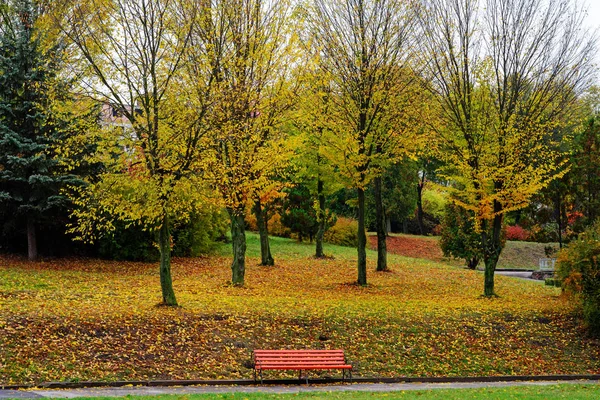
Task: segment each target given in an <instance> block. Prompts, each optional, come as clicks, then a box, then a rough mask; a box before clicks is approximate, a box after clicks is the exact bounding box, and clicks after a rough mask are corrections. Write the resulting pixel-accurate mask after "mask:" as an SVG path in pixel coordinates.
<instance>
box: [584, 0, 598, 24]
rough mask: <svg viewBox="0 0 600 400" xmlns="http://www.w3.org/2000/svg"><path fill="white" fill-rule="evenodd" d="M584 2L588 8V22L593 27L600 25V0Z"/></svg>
mask: <svg viewBox="0 0 600 400" xmlns="http://www.w3.org/2000/svg"><path fill="white" fill-rule="evenodd" d="M583 4H584V6H585V7H587V9H588V17H587V20H588V24H589V25H590V26H593V27H598V26H600V0H584V2H583Z"/></svg>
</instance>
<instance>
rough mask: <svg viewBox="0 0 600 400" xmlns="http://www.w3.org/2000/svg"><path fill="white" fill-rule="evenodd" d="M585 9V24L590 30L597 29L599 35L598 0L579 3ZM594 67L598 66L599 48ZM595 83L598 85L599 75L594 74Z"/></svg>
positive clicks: (599, 61)
mask: <svg viewBox="0 0 600 400" xmlns="http://www.w3.org/2000/svg"><path fill="white" fill-rule="evenodd" d="M580 4H583V5H584V7H586V8H587V11H588V15H587V24H588V26H589V27H590V28H593V29H597V30H598V35H600V0H583V1H581V2H580ZM596 65H597V66H600V48H599V49H598V51H597V53H596ZM596 82H597V84H600V73H596Z"/></svg>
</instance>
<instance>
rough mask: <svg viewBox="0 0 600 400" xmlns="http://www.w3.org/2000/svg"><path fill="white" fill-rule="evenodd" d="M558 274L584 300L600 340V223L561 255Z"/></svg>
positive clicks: (589, 322) (591, 328) (592, 328)
mask: <svg viewBox="0 0 600 400" xmlns="http://www.w3.org/2000/svg"><path fill="white" fill-rule="evenodd" d="M556 274H557V276H558V278H559V279H561V281H562V283H563V287H564V288H565V289H567V290H568V291H570V292H572V293H575V294H576V295H577V296H578V297H580V299H581V301H582V309H583V316H584V319H585V321H586V323H587V326H588V329H589V332H590V334H592V335H593V336H598V337H600V221H599V222H596V223H595V224H594V225H593V226H591V227H590V228H588V229H587V230H586V231H585V232H583V233H582V234H580V235H579V238H578V239H577V240H574V241H572V242H571V243H570V244H569V246H568V247H566V248H564V249H563V250H561V251H560V253H559V254H558V268H557V271H556Z"/></svg>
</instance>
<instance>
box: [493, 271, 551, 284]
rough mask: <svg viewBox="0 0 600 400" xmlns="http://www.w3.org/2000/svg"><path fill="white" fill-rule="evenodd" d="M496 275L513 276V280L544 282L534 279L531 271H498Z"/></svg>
mask: <svg viewBox="0 0 600 400" xmlns="http://www.w3.org/2000/svg"><path fill="white" fill-rule="evenodd" d="M496 274H498V275H504V276H512V277H513V278H521V279H527V280H532V281H536V282H542V283H543V282H544V281H543V280H539V279H532V278H531V271H496Z"/></svg>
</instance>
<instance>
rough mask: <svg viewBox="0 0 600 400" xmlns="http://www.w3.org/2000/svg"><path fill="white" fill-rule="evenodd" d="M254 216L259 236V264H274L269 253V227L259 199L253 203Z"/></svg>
mask: <svg viewBox="0 0 600 400" xmlns="http://www.w3.org/2000/svg"><path fill="white" fill-rule="evenodd" d="M254 216H255V217H256V225H257V226H258V234H259V236H260V257H261V262H260V265H264V266H271V265H274V264H275V260H273V256H272V255H271V247H270V246H269V229H268V226H267V218H266V217H265V213H264V210H263V208H262V205H261V204H260V199H258V200H256V202H255V203H254Z"/></svg>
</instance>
